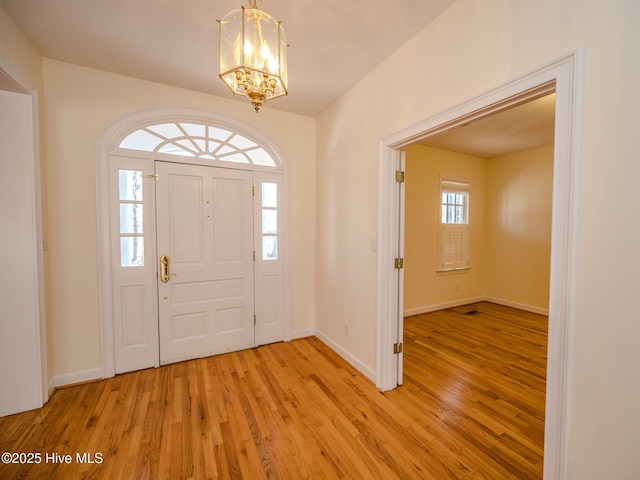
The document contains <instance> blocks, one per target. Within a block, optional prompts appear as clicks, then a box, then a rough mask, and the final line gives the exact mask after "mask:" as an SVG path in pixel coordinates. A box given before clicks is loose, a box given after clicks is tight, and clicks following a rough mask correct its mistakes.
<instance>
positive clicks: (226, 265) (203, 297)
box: [156, 162, 255, 364]
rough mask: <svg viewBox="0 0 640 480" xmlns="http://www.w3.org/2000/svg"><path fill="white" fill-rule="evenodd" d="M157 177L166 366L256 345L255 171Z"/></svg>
mask: <svg viewBox="0 0 640 480" xmlns="http://www.w3.org/2000/svg"><path fill="white" fill-rule="evenodd" d="M156 173H157V174H158V183H157V189H156V212H157V213H156V215H157V219H156V222H157V256H158V258H157V262H158V303H159V307H158V311H159V334H160V363H161V364H163V363H170V362H176V361H180V360H185V359H188V358H197V357H204V356H208V355H213V354H217V353H223V352H229V351H233V350H240V349H244V348H250V347H252V346H254V345H255V332H254V331H255V329H254V278H253V266H254V251H253V197H252V183H253V181H252V180H253V174H252V172H250V171H245V170H233V169H226V168H217V167H205V166H198V165H185V164H177V163H169V162H156Z"/></svg>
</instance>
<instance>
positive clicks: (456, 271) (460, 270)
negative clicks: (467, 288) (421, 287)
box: [436, 267, 471, 275]
mask: <svg viewBox="0 0 640 480" xmlns="http://www.w3.org/2000/svg"><path fill="white" fill-rule="evenodd" d="M469 270H471V267H461V268H439V269H438V270H436V273H437V274H438V275H456V274H459V273H468V272H469Z"/></svg>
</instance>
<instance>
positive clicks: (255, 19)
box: [219, 0, 287, 112]
mask: <svg viewBox="0 0 640 480" xmlns="http://www.w3.org/2000/svg"><path fill="white" fill-rule="evenodd" d="M249 4H250V8H244V7H242V8H241V9H237V10H232V11H230V12H229V13H227V14H226V15H225V16H224V18H223V19H222V20H219V23H220V78H221V79H222V81H224V83H225V84H226V85H227V86H228V87H229V89H230V90H231V92H233V94H234V95H244V96H246V97H247V98H249V100H250V101H251V105H253V107H254V108H255V109H256V112H257V111H258V110H260V107H262V105H263V104H264V102H266V101H267V100H271V99H272V98H277V97H280V96H283V95H287V41H286V39H285V35H284V30H283V28H282V22H280V21H278V20H276V19H274V18H273V17H272V16H271V15H269V14H268V13H266V12H263V11H262V10H260V9H259V8H258V7H260V5H261V4H262V0H249Z"/></svg>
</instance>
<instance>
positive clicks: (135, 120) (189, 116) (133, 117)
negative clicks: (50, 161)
mask: <svg viewBox="0 0 640 480" xmlns="http://www.w3.org/2000/svg"><path fill="white" fill-rule="evenodd" d="M172 122H186V123H202V124H205V125H211V126H214V127H218V128H223V129H228V130H230V131H233V132H234V133H236V134H240V135H242V136H243V137H246V138H248V139H250V140H252V141H254V142H255V143H256V144H257V145H260V146H261V147H263V148H264V150H265V151H266V152H267V153H268V154H269V155H270V156H271V158H272V159H273V160H274V163H275V166H264V165H256V164H250V163H249V164H247V163H236V162H228V161H222V160H220V159H216V158H213V159H209V158H198V157H184V156H180V155H171V154H167V153H162V152H153V151H151V152H150V151H142V150H132V149H125V148H120V144H121V143H122V141H123V140H124V139H125V138H126V137H127V136H128V135H130V134H131V133H132V132H134V131H136V130H138V129H140V128H144V127H148V126H151V125H158V124H163V123H172ZM95 152H96V154H95V162H96V168H95V171H96V204H97V237H98V256H99V292H100V329H101V345H102V377H103V378H109V377H113V376H114V375H115V358H114V351H113V345H114V332H113V309H112V304H113V293H114V292H113V291H112V274H111V271H110V270H111V262H112V253H111V245H110V241H109V240H108V239H109V236H110V233H111V227H110V205H111V203H110V202H111V195H110V192H109V181H108V179H109V174H110V172H109V168H110V167H109V158H110V157H111V156H113V155H116V156H118V155H125V156H130V157H135V158H139V159H146V160H148V161H149V162H153V160H166V161H171V162H178V163H189V164H193V165H205V166H216V167H222V168H234V169H244V170H252V171H253V172H254V181H258V182H259V181H262V180H263V179H265V178H266V179H268V178H270V177H269V176H270V175H274V174H276V175H281V179H282V180H281V181H282V196H283V197H282V198H283V205H284V208H283V211H282V215H283V228H282V230H281V232H280V233H279V239H280V243H279V248H281V249H282V251H283V252H284V251H286V252H289V251H290V247H289V236H290V233H289V227H288V225H289V223H290V220H289V217H290V208H289V205H290V196H291V194H290V186H289V175H288V172H289V169H288V166H287V163H286V161H285V157H284V155H283V154H282V153H281V151H280V150H279V148H278V146H277V144H276V142H275V141H273V140H272V139H271V138H270V137H269V136H268V135H266V134H265V133H263V132H262V131H260V130H258V129H256V128H254V127H252V126H250V125H248V124H246V123H244V122H241V121H239V120H235V119H233V118H231V117H229V116H228V115H223V114H219V113H216V112H211V111H208V110H203V109H199V108H190V107H158V108H151V109H146V110H141V111H137V112H133V113H130V114H126V115H124V116H122V117H119V118H117V119H115V120H113V121H112V122H111V123H110V124H108V125H107V126H106V127H105V128H104V129H103V131H102V133H101V134H100V136H99V137H98V141H97V142H96V151H95ZM283 261H284V311H283V312H282V313H283V317H284V324H285V341H287V340H290V339H291V260H290V255H289V254H288V253H287V254H286V255H284V259H283Z"/></svg>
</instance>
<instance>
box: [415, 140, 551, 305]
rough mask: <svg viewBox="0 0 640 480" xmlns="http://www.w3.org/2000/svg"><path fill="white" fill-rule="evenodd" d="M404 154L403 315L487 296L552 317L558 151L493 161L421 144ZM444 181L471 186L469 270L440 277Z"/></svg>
mask: <svg viewBox="0 0 640 480" xmlns="http://www.w3.org/2000/svg"><path fill="white" fill-rule="evenodd" d="M405 151H406V172H407V177H406V199H405V204H406V206H405V251H404V257H405V268H404V311H405V314H415V313H420V312H424V311H429V310H436V309H439V308H446V307H448V306H451V305H454V304H461V303H465V302H470V301H477V300H478V299H482V298H485V299H487V300H491V301H496V302H498V303H503V304H506V305H513V306H518V307H520V308H525V309H528V310H532V311H540V312H544V311H546V310H547V309H548V308H549V266H550V261H551V259H550V246H551V206H552V187H553V146H552V145H551V146H547V147H542V148H535V149H531V150H526V151H523V152H518V153H514V154H509V155H503V156H500V157H494V158H488V159H485V158H479V157H473V156H469V155H464V154H460V153H455V152H450V151H445V150H439V149H435V148H430V147H425V146H421V145H411V146H410V147H407V148H406V149H405ZM440 179H448V180H458V181H465V182H468V183H469V184H470V188H471V191H470V212H469V227H470V245H469V248H470V252H469V260H470V265H471V268H470V269H469V270H462V271H460V272H440V273H439V272H437V262H438V225H439V221H440V218H439V215H440V198H439V197H440Z"/></svg>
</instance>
